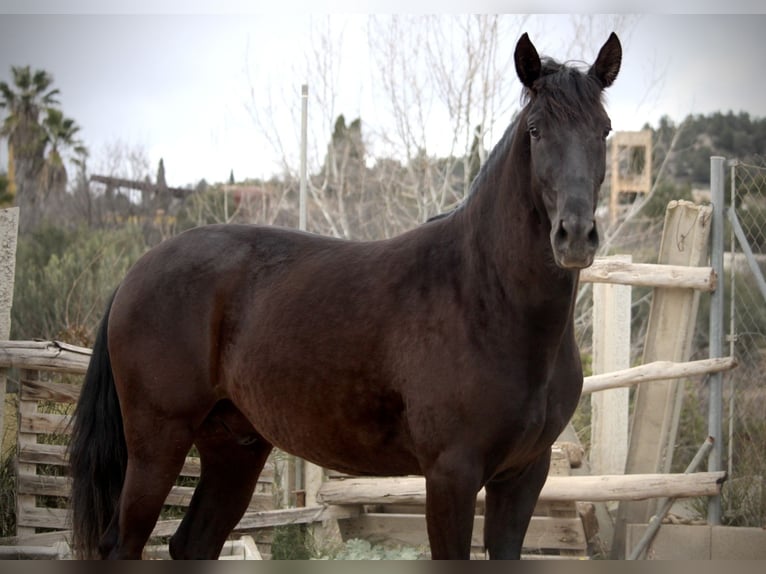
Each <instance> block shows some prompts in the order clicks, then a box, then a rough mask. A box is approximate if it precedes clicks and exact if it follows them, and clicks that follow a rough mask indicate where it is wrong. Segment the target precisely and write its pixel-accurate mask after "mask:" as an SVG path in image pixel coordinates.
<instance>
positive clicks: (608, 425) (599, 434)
mask: <svg viewBox="0 0 766 574" xmlns="http://www.w3.org/2000/svg"><path fill="white" fill-rule="evenodd" d="M610 260H617V261H625V262H628V263H630V261H631V257H630V255H616V256H614V257H612V258H610ZM630 305H631V287H630V286H628V285H609V284H606V283H595V284H594V285H593V374H594V375H601V374H605V373H611V372H613V371H619V370H622V369H627V368H628V367H630ZM629 395H630V390H629V389H627V388H620V389H610V390H607V391H601V392H598V393H594V394H593V395H592V396H591V407H592V411H591V412H592V419H591V451H590V463H591V469H592V472H593V474H623V473H624V472H625V461H626V459H627V452H628V399H629Z"/></svg>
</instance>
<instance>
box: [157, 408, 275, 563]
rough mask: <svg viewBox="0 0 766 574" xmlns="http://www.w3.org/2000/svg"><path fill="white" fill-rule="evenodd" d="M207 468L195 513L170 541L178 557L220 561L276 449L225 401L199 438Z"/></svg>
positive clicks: (188, 515) (194, 504)
mask: <svg viewBox="0 0 766 574" xmlns="http://www.w3.org/2000/svg"><path fill="white" fill-rule="evenodd" d="M195 444H196V446H197V449H198V450H199V453H200V459H201V465H202V470H201V473H200V481H199V484H198V485H197V488H196V490H195V491H194V496H193V497H192V501H191V504H190V505H189V509H188V510H187V512H186V515H185V516H184V519H183V521H182V522H181V526H180V527H179V528H178V531H177V532H176V533H175V534H174V535H173V537H172V539H171V540H170V554H171V556H172V557H173V558H174V559H176V560H179V559H184V560H188V559H208V560H212V559H216V558H217V557H218V555H219V554H220V553H221V548H222V547H223V544H224V542H225V541H226V537H227V536H228V535H229V533H230V532H231V530H232V529H233V528H234V527H235V526H236V525H237V522H239V519H240V518H241V517H242V515H243V514H244V512H245V510H247V506H248V504H249V502H250V499H251V497H252V494H253V490H254V489H255V484H256V482H257V480H258V475H259V474H260V473H261V470H262V469H263V466H264V464H265V463H266V459H267V458H268V456H269V453H270V452H271V449H272V446H271V444H269V443H268V442H267V441H265V440H264V439H263V438H261V437H260V436H259V435H258V434H257V433H256V432H255V431H254V430H253V427H252V426H251V425H250V423H249V422H248V421H247V419H245V417H244V416H243V415H242V414H241V413H240V412H239V411H238V410H237V409H236V408H235V407H234V406H233V405H232V404H231V403H229V402H228V401H223V402H221V403H219V404H218V405H217V406H216V408H215V409H214V410H213V412H212V413H211V414H210V416H208V418H207V419H206V420H205V422H204V424H203V425H202V428H201V429H200V431H199V432H198V433H197V436H196V437H195Z"/></svg>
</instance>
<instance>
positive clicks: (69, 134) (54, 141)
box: [41, 108, 87, 196]
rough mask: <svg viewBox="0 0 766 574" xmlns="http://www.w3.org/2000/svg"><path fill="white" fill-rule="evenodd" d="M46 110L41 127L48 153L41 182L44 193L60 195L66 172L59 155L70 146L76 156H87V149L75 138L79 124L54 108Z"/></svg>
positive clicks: (64, 184) (64, 187)
mask: <svg viewBox="0 0 766 574" xmlns="http://www.w3.org/2000/svg"><path fill="white" fill-rule="evenodd" d="M47 112H48V115H47V117H46V118H45V119H44V120H43V124H42V127H43V131H44V133H45V143H46V145H47V150H48V153H47V154H46V156H45V164H44V166H43V171H42V174H41V183H42V185H43V189H44V190H45V192H46V195H47V194H49V193H51V192H52V193H53V194H54V195H56V196H60V195H61V194H62V193H63V192H64V191H65V190H66V184H67V172H66V168H65V167H64V160H63V158H62V156H61V154H62V152H63V150H64V149H66V148H70V149H71V150H72V151H73V152H74V153H75V156H76V157H78V158H84V157H85V156H87V150H86V148H85V146H84V145H83V144H82V141H81V140H79V139H76V138H75V136H76V135H77V133H78V132H79V131H80V126H78V125H77V124H76V123H75V121H74V120H73V119H72V118H68V117H66V116H65V115H64V113H63V112H62V111H61V110H59V109H56V108H48V110H47ZM75 163H76V165H78V164H77V162H75Z"/></svg>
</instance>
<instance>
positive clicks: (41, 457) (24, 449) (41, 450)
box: [16, 443, 68, 466]
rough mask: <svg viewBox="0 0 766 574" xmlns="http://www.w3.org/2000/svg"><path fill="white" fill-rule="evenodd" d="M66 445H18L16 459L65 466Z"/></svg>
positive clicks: (24, 461)
mask: <svg viewBox="0 0 766 574" xmlns="http://www.w3.org/2000/svg"><path fill="white" fill-rule="evenodd" d="M66 449H67V447H66V445H63V444H37V443H28V444H25V445H23V446H21V447H19V451H18V454H17V455H16V458H17V460H18V461H19V462H20V463H24V464H52V465H57V466H67V464H68V462H67V459H66Z"/></svg>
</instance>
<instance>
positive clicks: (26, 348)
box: [0, 341, 91, 375]
mask: <svg viewBox="0 0 766 574" xmlns="http://www.w3.org/2000/svg"><path fill="white" fill-rule="evenodd" d="M90 355H91V350H90V349H87V348H85V347H77V346H75V345H69V344H67V343H62V342H60V341H0V367H16V368H19V369H29V370H35V371H36V370H41V371H51V372H54V373H72V374H79V375H84V374H85V371H86V370H87V369H88V363H89V362H90Z"/></svg>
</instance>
